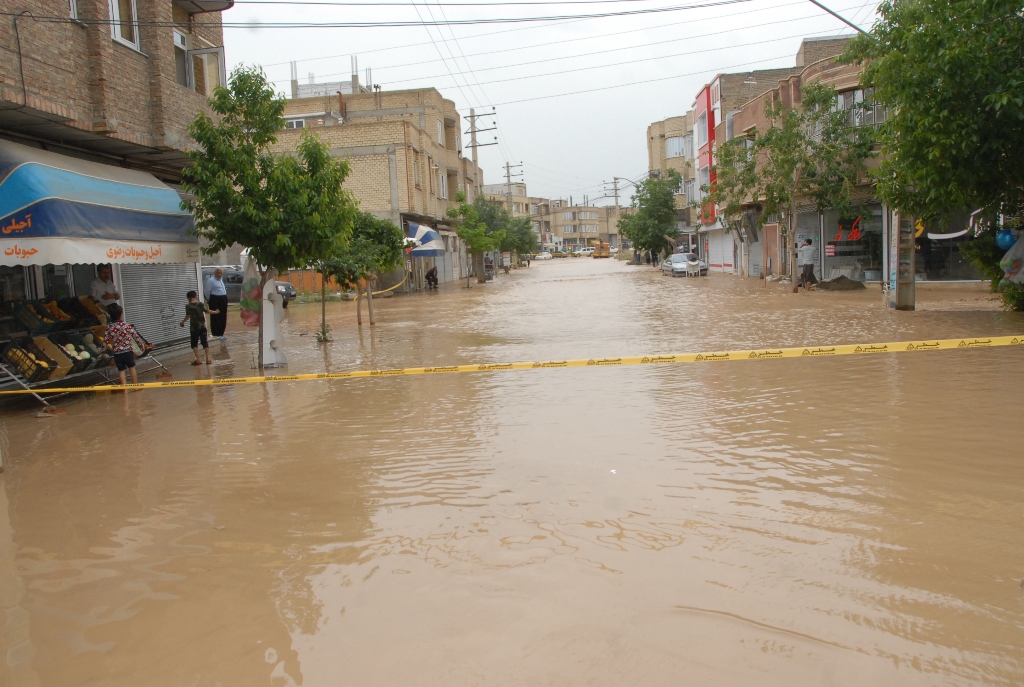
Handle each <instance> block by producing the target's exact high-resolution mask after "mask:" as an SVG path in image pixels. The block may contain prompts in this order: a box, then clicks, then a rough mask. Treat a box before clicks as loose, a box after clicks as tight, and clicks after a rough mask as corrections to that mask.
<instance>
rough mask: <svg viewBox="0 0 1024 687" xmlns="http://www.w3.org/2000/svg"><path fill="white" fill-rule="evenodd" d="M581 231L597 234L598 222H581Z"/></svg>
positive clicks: (582, 232)
mask: <svg viewBox="0 0 1024 687" xmlns="http://www.w3.org/2000/svg"><path fill="white" fill-rule="evenodd" d="M580 233H581V234H596V233H597V225H596V224H581V225H580Z"/></svg>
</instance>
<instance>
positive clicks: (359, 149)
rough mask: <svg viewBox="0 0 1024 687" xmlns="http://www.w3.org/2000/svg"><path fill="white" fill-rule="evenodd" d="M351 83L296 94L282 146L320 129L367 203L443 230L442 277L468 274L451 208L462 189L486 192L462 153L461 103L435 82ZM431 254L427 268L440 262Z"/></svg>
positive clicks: (384, 213)
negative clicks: (401, 86)
mask: <svg viewBox="0 0 1024 687" xmlns="http://www.w3.org/2000/svg"><path fill="white" fill-rule="evenodd" d="M352 83H353V84H354V85H355V86H356V87H355V88H350V89H349V90H351V91H353V92H351V93H349V94H345V93H339V92H335V93H333V94H328V93H326V92H324V94H323V95H316V96H312V97H299V98H290V99H289V100H288V102H287V104H286V107H285V113H284V117H285V121H286V125H285V126H286V128H285V129H284V130H283V131H282V132H281V133H280V134H279V135H278V142H277V144H276V146H275V149H276V150H278V151H281V152H284V151H291V150H295V149H296V148H297V146H298V144H299V141H300V140H301V137H302V134H303V132H304V131H306V130H310V131H312V132H313V133H315V134H316V135H317V136H318V137H319V138H320V139H321V140H322V141H324V142H326V143H327V145H328V146H330V149H331V154H332V155H334V156H336V157H343V158H346V159H347V160H348V161H349V164H350V165H351V169H352V171H351V173H350V174H349V177H348V179H347V180H346V181H345V187H346V188H347V189H349V190H351V191H352V193H353V194H354V195H355V197H356V198H357V199H358V200H359V207H360V209H362V210H364V211H367V212H371V213H373V214H374V215H376V216H377V217H381V218H383V219H389V220H391V221H392V222H394V223H395V224H396V225H398V226H400V227H402V228H403V230H404V231H405V232H406V233H407V234H408V233H409V229H410V225H413V224H416V225H423V226H428V227H430V228H432V229H435V230H437V231H438V233H440V235H441V237H442V239H443V241H444V243H445V246H446V253H447V255H446V256H445V257H444V258H443V259H442V258H437V262H436V266H437V268H438V272H439V277H440V280H441V281H452V280H457V279H460V278H464V277H465V276H466V273H467V270H469V269H470V266H469V265H468V264H467V261H466V255H465V250H464V248H463V246H462V244H461V241H460V240H459V238H458V236H457V235H456V233H455V230H454V224H453V223H452V221H451V220H450V219H449V218H448V217H447V215H446V212H447V210H448V208H450V207H453V206H455V205H456V202H455V194H456V193H457V192H458V191H463V192H465V194H466V198H467V200H470V201H472V199H473V198H474V197H476V196H477V195H478V194H479V193H481V189H482V186H483V174H482V172H481V171H480V168H479V166H478V165H477V163H476V162H475V161H474V160H473V159H472V157H466V156H465V155H463V145H462V129H461V117H460V116H459V113H458V112H457V111H456V110H455V103H453V102H452V101H451V100H447V99H445V98H444V97H443V96H442V95H441V94H440V93H439V92H438V91H437V89H434V88H420V89H410V90H400V91H376V92H371V91H368V90H366V89H365V88H359V87H358V85H357V82H356V81H355V80H354V79H353V82H352ZM426 260H427V262H428V263H429V264H426V265H423V267H424V268H425V269H429V268H430V267H431V266H434V264H435V263H434V262H433V261H434V259H433V258H429V259H426Z"/></svg>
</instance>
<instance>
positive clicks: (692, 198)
mask: <svg viewBox="0 0 1024 687" xmlns="http://www.w3.org/2000/svg"><path fill="white" fill-rule="evenodd" d="M696 186H697V184H696V182H695V181H694V180H693V179H687V180H685V181H684V182H683V194H684V195H685V196H686V202H687V203H695V202H697V189H696Z"/></svg>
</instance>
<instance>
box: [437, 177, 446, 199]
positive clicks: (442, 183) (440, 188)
mask: <svg viewBox="0 0 1024 687" xmlns="http://www.w3.org/2000/svg"><path fill="white" fill-rule="evenodd" d="M437 195H438V197H439V198H444V199H445V200H447V199H448V175H446V174H445V173H444V172H441V173H440V174H438V175H437Z"/></svg>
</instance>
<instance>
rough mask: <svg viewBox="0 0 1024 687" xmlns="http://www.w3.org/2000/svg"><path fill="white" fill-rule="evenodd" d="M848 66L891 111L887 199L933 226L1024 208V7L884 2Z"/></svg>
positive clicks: (881, 188)
mask: <svg viewBox="0 0 1024 687" xmlns="http://www.w3.org/2000/svg"><path fill="white" fill-rule="evenodd" d="M878 12H879V15H880V19H879V20H878V22H877V23H876V24H875V26H874V28H873V29H872V31H871V34H870V35H869V36H861V37H858V38H857V39H855V40H854V41H853V42H852V44H851V46H850V48H849V50H848V52H847V55H846V58H847V59H850V60H853V61H859V62H863V63H865V65H866V69H865V74H864V82H865V85H866V86H871V87H873V88H874V89H875V98H876V99H877V100H878V102H879V103H881V104H882V105H885V106H886V108H887V115H888V116H887V119H886V121H885V122H884V123H883V124H882V125H881V127H880V137H879V140H880V143H881V150H882V153H883V156H882V159H881V162H880V165H879V167H878V170H877V173H876V174H875V177H876V179H877V180H878V192H879V195H880V196H881V198H882V199H883V200H884V201H885V202H886V203H887V204H889V205H891V206H892V207H894V208H896V209H897V210H899V211H901V212H904V213H908V214H913V215H915V216H918V217H923V218H925V220H926V221H927V220H928V219H934V218H936V217H939V216H942V215H945V214H947V213H950V212H956V211H962V210H964V209H971V210H973V209H976V208H984V209H986V210H988V211H990V214H996V213H999V212H1002V213H1004V214H1005V215H1009V216H1013V217H1014V218H1019V217H1020V216H1021V210H1022V208H1024V165H1021V160H1024V12H1022V11H1021V4H1020V2H1019V0H931V1H929V2H922V1H921V0H911V1H909V2H895V1H893V0H886V2H883V3H882V4H881V5H879V7H878Z"/></svg>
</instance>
